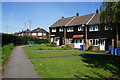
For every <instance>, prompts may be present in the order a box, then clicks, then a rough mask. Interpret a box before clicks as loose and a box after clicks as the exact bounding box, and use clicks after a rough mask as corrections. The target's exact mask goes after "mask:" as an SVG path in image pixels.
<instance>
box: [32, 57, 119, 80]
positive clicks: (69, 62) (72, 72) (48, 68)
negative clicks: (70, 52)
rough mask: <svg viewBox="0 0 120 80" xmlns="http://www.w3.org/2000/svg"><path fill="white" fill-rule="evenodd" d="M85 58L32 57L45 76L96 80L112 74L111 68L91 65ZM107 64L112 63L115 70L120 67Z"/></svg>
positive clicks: (38, 69) (39, 72)
mask: <svg viewBox="0 0 120 80" xmlns="http://www.w3.org/2000/svg"><path fill="white" fill-rule="evenodd" d="M99 59H100V58H99ZM83 60H84V58H83V57H82V56H78V57H67V58H57V59H56V58H54V59H32V63H33V65H34V66H35V70H36V72H37V73H38V74H39V75H40V76H42V77H43V78H84V79H92V80H94V79H101V78H105V77H108V76H110V75H112V71H111V70H109V69H110V68H107V69H105V68H103V67H97V66H96V67H91V66H90V65H94V64H89V63H86V62H84V61H83ZM101 60H102V59H101ZM102 62H104V61H102ZM100 65H101V64H100ZM106 65H107V67H109V65H110V66H111V69H113V70H114V71H117V70H116V69H118V67H116V66H115V65H114V64H110V63H106ZM101 66H104V65H101ZM119 67H120V66H119Z"/></svg>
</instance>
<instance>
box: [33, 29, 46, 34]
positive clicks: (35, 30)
mask: <svg viewBox="0 0 120 80" xmlns="http://www.w3.org/2000/svg"><path fill="white" fill-rule="evenodd" d="M31 32H42V33H46V32H47V31H46V30H44V29H42V28H37V29H34V30H32V31H31Z"/></svg>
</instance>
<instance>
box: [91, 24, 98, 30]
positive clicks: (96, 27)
mask: <svg viewBox="0 0 120 80" xmlns="http://www.w3.org/2000/svg"><path fill="white" fill-rule="evenodd" d="M89 30H90V31H98V25H92V26H90V27H89Z"/></svg>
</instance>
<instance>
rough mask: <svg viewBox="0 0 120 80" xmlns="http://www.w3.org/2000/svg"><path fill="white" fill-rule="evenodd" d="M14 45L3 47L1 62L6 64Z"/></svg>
mask: <svg viewBox="0 0 120 80" xmlns="http://www.w3.org/2000/svg"><path fill="white" fill-rule="evenodd" d="M13 47H14V44H13V43H11V44H8V45H6V46H3V47H2V62H1V64H4V63H5V61H6V60H7V59H8V57H9V55H10V53H11V52H12V50H13Z"/></svg>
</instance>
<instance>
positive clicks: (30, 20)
mask: <svg viewBox="0 0 120 80" xmlns="http://www.w3.org/2000/svg"><path fill="white" fill-rule="evenodd" d="M28 22H30V31H31V20H28Z"/></svg>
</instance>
